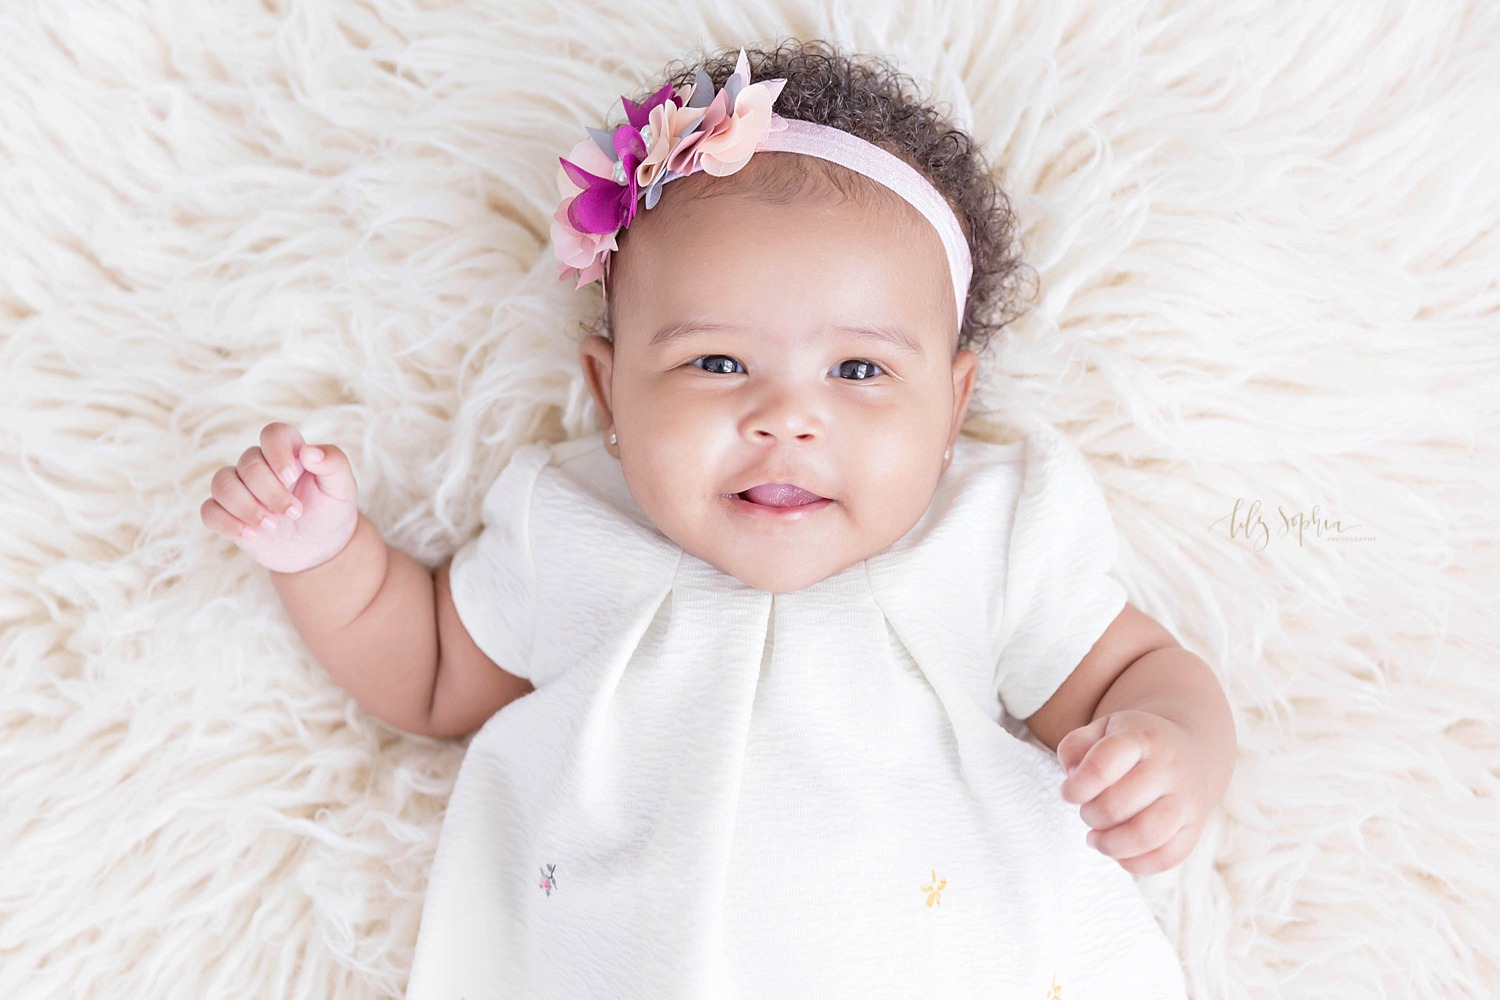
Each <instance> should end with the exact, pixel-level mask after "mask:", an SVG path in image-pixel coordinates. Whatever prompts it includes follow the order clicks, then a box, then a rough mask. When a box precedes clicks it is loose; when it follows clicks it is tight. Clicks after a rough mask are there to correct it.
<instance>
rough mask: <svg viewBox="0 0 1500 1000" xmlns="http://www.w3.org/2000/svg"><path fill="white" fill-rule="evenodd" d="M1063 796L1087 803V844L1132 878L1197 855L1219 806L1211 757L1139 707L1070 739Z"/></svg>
mask: <svg viewBox="0 0 1500 1000" xmlns="http://www.w3.org/2000/svg"><path fill="white" fill-rule="evenodd" d="M1057 759H1058V760H1059V761H1060V762H1061V763H1062V765H1063V768H1064V769H1065V770H1067V772H1068V777H1067V778H1066V779H1065V780H1064V781H1063V784H1062V797H1063V799H1064V801H1067V802H1081V803H1083V806H1082V808H1080V809H1079V810H1078V813H1079V815H1080V816H1081V817H1082V818H1083V821H1084V822H1085V823H1087V824H1088V825H1089V826H1091V827H1093V828H1094V829H1093V830H1092V831H1091V832H1090V833H1089V835H1088V843H1089V846H1091V847H1093V848H1095V849H1096V850H1098V851H1099V853H1101V854H1105V855H1108V856H1109V857H1112V858H1114V859H1115V860H1116V861H1119V863H1120V867H1121V868H1124V869H1125V870H1126V871H1128V872H1130V873H1131V874H1133V875H1154V874H1156V873H1157V872H1163V871H1166V870H1167V869H1168V868H1172V867H1175V866H1176V865H1177V864H1179V863H1180V862H1181V861H1182V860H1183V859H1184V858H1186V857H1187V856H1188V855H1189V854H1191V853H1192V850H1193V845H1194V844H1196V843H1197V842H1198V837H1199V836H1200V835H1201V834H1202V833H1203V825H1204V821H1205V819H1206V818H1207V816H1208V812H1209V810H1210V809H1212V808H1213V807H1214V805H1215V802H1216V801H1217V800H1213V801H1210V800H1211V799H1212V796H1211V795H1210V794H1209V791H1208V789H1209V788H1210V786H1211V784H1212V776H1211V775H1210V774H1209V773H1208V772H1207V764H1206V759H1207V758H1206V755H1205V754H1203V753H1200V752H1198V747H1197V746H1196V745H1195V743H1194V740H1193V737H1192V734H1191V733H1190V732H1189V731H1188V730H1187V728H1186V727H1184V726H1182V725H1181V724H1179V723H1177V722H1173V721H1172V720H1171V719H1166V718H1163V717H1162V716H1160V715H1156V714H1155V713H1152V712H1142V711H1137V710H1134V709H1129V710H1123V711H1119V712H1111V713H1110V714H1108V715H1101V716H1100V717H1099V718H1097V719H1095V720H1094V721H1093V722H1091V723H1089V724H1088V725H1087V726H1081V727H1080V728H1078V729H1075V730H1073V731H1072V732H1070V733H1068V734H1067V735H1066V736H1064V737H1063V738H1062V739H1061V740H1060V741H1058V744H1057Z"/></svg>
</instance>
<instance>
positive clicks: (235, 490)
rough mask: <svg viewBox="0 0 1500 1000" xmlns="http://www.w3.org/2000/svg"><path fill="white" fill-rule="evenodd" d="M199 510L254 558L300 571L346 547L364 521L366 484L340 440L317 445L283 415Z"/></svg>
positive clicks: (216, 481)
mask: <svg viewBox="0 0 1500 1000" xmlns="http://www.w3.org/2000/svg"><path fill="white" fill-rule="evenodd" d="M211 490H212V494H213V495H212V496H211V497H210V498H209V499H207V500H205V501H203V506H202V507H201V508H200V509H199V515H200V516H201V517H202V518H203V523H204V524H205V525H207V526H208V527H209V528H211V529H213V530H214V531H216V532H218V533H219V534H221V535H224V536H225V537H226V538H229V539H232V540H233V541H234V543H235V544H236V545H238V546H239V547H240V548H241V549H243V550H244V551H245V552H246V553H247V554H248V555H249V556H250V558H252V559H254V560H255V561H256V562H258V563H260V564H261V565H262V566H264V567H266V568H267V569H269V570H272V571H274V572H277V573H299V572H301V571H302V570H305V569H311V568H313V567H314V566H320V565H322V564H323V563H325V562H328V561H329V560H330V559H332V558H333V557H334V556H336V555H338V554H339V553H340V552H341V551H343V548H344V546H345V545H347V544H348V542H349V539H350V538H352V537H354V529H355V527H356V526H357V525H358V524H359V505H358V503H357V498H358V495H359V489H358V486H357V485H356V483H355V481H354V472H353V470H352V469H351V468H350V465H349V459H348V457H347V456H345V454H344V453H343V451H342V450H340V449H339V448H337V447H334V446H333V445H317V446H313V445H309V444H307V443H306V442H305V441H304V440H303V438H302V435H301V434H300V433H299V432H298V431H297V429H296V428H295V427H293V426H292V425H290V424H286V423H282V422H280V421H276V422H273V423H269V424H267V425H266V426H265V427H264V428H262V430H261V432H260V445H259V446H258V447H256V446H252V447H250V448H246V449H245V452H244V454H242V455H240V460H239V463H238V464H237V465H233V466H229V465H226V466H223V467H221V468H220V469H219V470H218V471H217V472H215V473H214V477H213V483H212V486H211Z"/></svg>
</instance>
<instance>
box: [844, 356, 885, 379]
mask: <svg viewBox="0 0 1500 1000" xmlns="http://www.w3.org/2000/svg"><path fill="white" fill-rule="evenodd" d="M844 365H857V366H858V367H857V368H856V369H855V370H857V371H861V372H864V373H865V375H863V376H861V377H859V378H854V379H850V380H849V381H851V382H868V381H870V379H872V378H874V377H875V375H874V373H876V372H879V371H881V368H880V366H879V365H877V364H876V363H875V362H873V361H865V360H864V359H862V358H850V359H849V360H848V361H840V362H839V369H840V370H843V367H844Z"/></svg>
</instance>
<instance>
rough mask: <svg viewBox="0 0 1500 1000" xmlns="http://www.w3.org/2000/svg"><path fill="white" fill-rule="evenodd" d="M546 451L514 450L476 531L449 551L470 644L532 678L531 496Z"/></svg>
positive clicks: (455, 593) (451, 582) (510, 670)
mask: <svg viewBox="0 0 1500 1000" xmlns="http://www.w3.org/2000/svg"><path fill="white" fill-rule="evenodd" d="M547 458H548V454H547V451H546V450H545V448H543V447H542V446H540V445H535V444H528V445H523V446H521V447H520V448H517V449H516V451H515V452H514V453H513V454H512V455H511V459H510V462H509V463H507V464H506V466H505V468H504V469H502V470H501V472H500V475H499V476H498V477H496V479H495V482H494V484H493V485H492V486H491V487H490V489H489V491H488V492H487V493H486V494H485V496H484V500H483V502H482V503H481V505H480V518H481V520H482V522H483V526H482V527H481V528H480V531H479V534H478V535H477V536H475V537H474V538H473V539H471V540H470V541H469V542H468V543H466V544H465V545H464V546H463V547H462V548H460V549H459V550H458V551H457V552H455V553H454V555H453V563H452V565H451V566H450V567H449V569H448V578H449V585H450V586H451V588H452V591H453V606H454V609H455V610H456V611H457V612H458V618H459V621H461V622H463V626H464V628H465V629H466V630H468V633H469V635H470V637H471V638H473V640H474V644H475V645H476V646H478V647H479V648H480V649H481V650H483V651H484V655H486V656H488V657H489V658H490V659H491V660H494V661H495V664H496V665H497V666H499V667H500V668H501V669H502V670H504V671H506V672H507V673H511V674H515V675H516V676H517V677H524V678H526V679H528V680H529V679H531V647H532V637H533V633H534V622H535V621H536V590H537V587H536V561H535V558H534V554H533V551H532V539H531V498H532V494H533V493H534V492H535V487H536V479H537V473H538V471H539V470H540V469H541V467H542V466H543V465H545V464H546V463H547Z"/></svg>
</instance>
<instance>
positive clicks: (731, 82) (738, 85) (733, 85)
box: [724, 75, 745, 115]
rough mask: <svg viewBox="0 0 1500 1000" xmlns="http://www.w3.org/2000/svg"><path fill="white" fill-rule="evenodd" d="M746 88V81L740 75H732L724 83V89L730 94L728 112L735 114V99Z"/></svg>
mask: <svg viewBox="0 0 1500 1000" xmlns="http://www.w3.org/2000/svg"><path fill="white" fill-rule="evenodd" d="M743 89H745V81H744V80H743V79H742V78H740V77H739V76H738V75H735V76H731V77H730V78H729V79H728V81H726V82H725V84H724V90H725V91H726V92H728V94H729V101H728V107H727V110H726V112H725V113H726V114H731V115H732V114H734V99H735V98H736V97H738V96H739V93H740V91H741V90H743Z"/></svg>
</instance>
